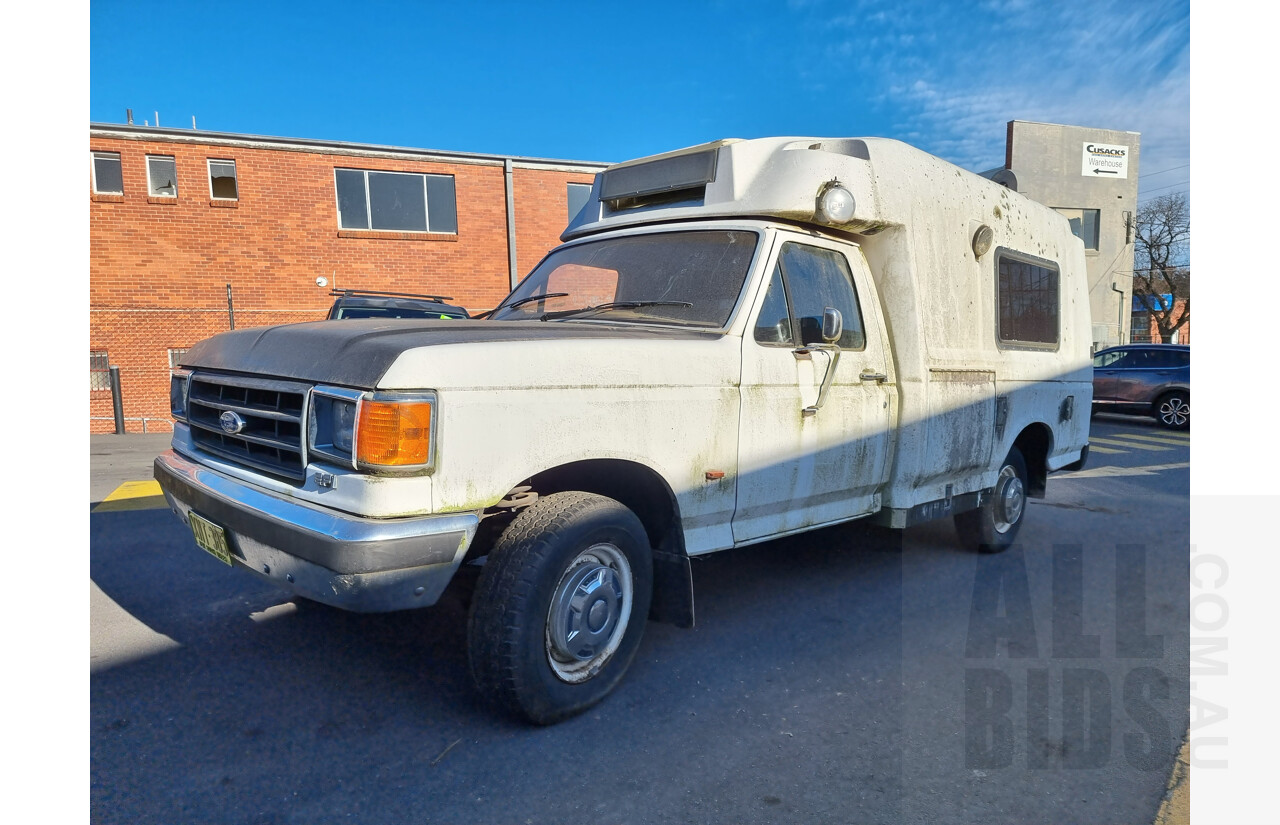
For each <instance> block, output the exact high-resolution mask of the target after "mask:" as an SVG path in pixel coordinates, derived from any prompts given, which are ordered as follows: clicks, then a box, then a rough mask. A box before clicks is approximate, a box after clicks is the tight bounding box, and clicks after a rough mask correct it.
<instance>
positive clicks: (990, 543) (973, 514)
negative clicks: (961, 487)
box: [955, 447, 1027, 553]
mask: <svg viewBox="0 0 1280 825" xmlns="http://www.w3.org/2000/svg"><path fill="white" fill-rule="evenodd" d="M1026 511H1027V463H1026V462H1025V461H1024V460H1023V458H1022V453H1021V452H1019V451H1018V448H1017V447H1013V448H1011V449H1010V450H1009V455H1008V456H1006V457H1005V460H1004V462H1003V463H1002V464H1001V465H1000V474H999V475H998V476H997V477H996V485H995V488H994V489H993V490H992V492H991V495H990V497H988V498H987V499H986V500H985V501H984V502H983V503H982V506H981V507H979V508H978V509H976V510H967V511H965V512H963V513H959V514H957V515H956V516H955V525H956V533H957V534H958V535H959V536H960V541H961V543H962V544H964V546H965V547H968V548H969V549H971V550H975V551H977V552H979V553H999V552H1001V551H1003V550H1007V549H1008V548H1009V545H1011V544H1013V539H1014V537H1015V536H1017V535H1018V528H1019V527H1021V526H1022V518H1023V516H1024V515H1026Z"/></svg>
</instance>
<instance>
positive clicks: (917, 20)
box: [809, 0, 1190, 182]
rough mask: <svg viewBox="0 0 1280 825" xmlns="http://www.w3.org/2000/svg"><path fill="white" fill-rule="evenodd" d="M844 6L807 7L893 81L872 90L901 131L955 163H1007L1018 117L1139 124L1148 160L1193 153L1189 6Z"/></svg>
mask: <svg viewBox="0 0 1280 825" xmlns="http://www.w3.org/2000/svg"><path fill="white" fill-rule="evenodd" d="M836 8H837V6H833V5H825V6H821V7H814V8H812V9H810V10H809V13H810V14H813V15H815V16H816V17H815V19H818V20H821V19H823V18H822V15H824V14H825V15H827V17H826V18H825V19H826V21H827V22H826V23H825V24H822V28H824V29H825V33H826V35H827V36H828V37H829V38H830V39H831V43H830V46H831V47H834V48H830V47H829V48H828V54H829V55H836V56H839V57H842V58H843V59H844V60H845V61H846V70H847V71H848V72H849V73H850V74H855V73H856V75H857V76H859V78H860V79H863V78H865V79H869V80H870V81H872V82H873V84H874V86H875V87H878V88H880V89H884V90H886V91H885V92H883V93H881V94H880V95H874V94H873V95H871V97H872V98H873V100H876V101H877V102H878V103H879V104H880V106H881V107H882V108H883V109H885V110H888V111H891V112H894V113H895V116H896V118H897V120H898V121H899V122H898V123H895V129H896V130H897V134H898V135H900V136H906V135H918V136H919V137H918V138H915V139H917V140H919V141H920V142H921V144H922V148H925V149H927V150H929V151H932V152H934V153H935V154H938V155H941V156H943V157H946V158H947V159H949V160H951V161H953V162H954V163H957V164H959V165H961V166H964V167H966V168H970V169H974V170H977V171H981V170H984V169H988V168H991V167H992V166H995V165H998V164H999V162H1000V161H1001V160H1002V159H1003V157H1004V129H1003V128H1002V127H1003V125H1004V123H1006V122H1007V121H1009V120H1015V119H1017V120H1036V121H1044V122H1052V123H1065V124H1073V125H1081V126H1095V127H1098V128H1105V129H1117V130H1127V131H1138V132H1141V133H1142V141H1143V149H1142V155H1141V158H1142V161H1141V163H1142V170H1143V171H1145V170H1152V171H1158V170H1160V169H1164V168H1168V167H1171V166H1177V165H1179V164H1182V163H1189V162H1190V161H1189V159H1190V138H1189V133H1190V57H1189V54H1190V24H1189V15H1188V10H1187V9H1186V7H1185V6H1181V5H1170V4H1169V3H1163V2H1152V1H1151V0H1137V1H1135V2H1120V1H1119V0H1093V1H1092V2H1091V3H1089V4H1087V5H1080V4H1071V5H1067V4H1061V3H1051V2H1044V0H990V1H989V2H985V3H983V4H981V5H980V6H978V7H973V6H959V5H953V4H945V3H944V4H935V3H929V2H918V1H917V0H901V1H900V2H894V3H893V4H889V3H886V2H880V0H860V1H859V2H855V3H853V4H839V5H838V9H839V11H840V12H841V13H840V14H833V11H834V10H835V9H836ZM866 88H867V84H865V83H864V84H863V85H862V86H861V89H862V90H863V91H862V92H860V94H862V96H863V99H864V100H865V99H866V96H867V95H866V94H865V89H866ZM1162 182H1163V181H1162Z"/></svg>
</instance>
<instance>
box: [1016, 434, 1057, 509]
mask: <svg viewBox="0 0 1280 825" xmlns="http://www.w3.org/2000/svg"><path fill="white" fill-rule="evenodd" d="M1013 446H1014V447H1017V448H1018V452H1020V453H1022V460H1023V461H1025V462H1026V465H1027V495H1028V496H1030V497H1031V498H1044V495H1045V488H1046V487H1047V485H1048V479H1049V453H1050V452H1051V451H1052V449H1053V430H1052V429H1051V428H1050V427H1049V425H1047V424H1044V423H1042V422H1038V421H1037V422H1036V423H1034V424H1028V425H1027V426H1026V427H1024V428H1023V429H1022V432H1020V433H1018V437H1017V438H1015V439H1014V440H1013Z"/></svg>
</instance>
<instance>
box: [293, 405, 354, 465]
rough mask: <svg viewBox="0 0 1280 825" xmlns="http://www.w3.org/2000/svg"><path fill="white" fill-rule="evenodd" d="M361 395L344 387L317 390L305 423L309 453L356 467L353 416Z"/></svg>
mask: <svg viewBox="0 0 1280 825" xmlns="http://www.w3.org/2000/svg"><path fill="white" fill-rule="evenodd" d="M363 395H364V393H362V392H360V391H359V390H349V389H346V388H345V387H316V389H315V392H313V393H312V395H311V414H310V416H309V418H308V421H307V440H308V445H309V447H310V449H311V452H312V453H314V454H316V455H320V456H323V457H325V458H328V459H330V460H332V461H337V462H340V463H342V464H348V465H350V466H352V467H353V468H354V467H355V456H354V453H355V450H354V445H355V438H356V416H357V413H358V410H359V404H360V399H361V397H362V396H363Z"/></svg>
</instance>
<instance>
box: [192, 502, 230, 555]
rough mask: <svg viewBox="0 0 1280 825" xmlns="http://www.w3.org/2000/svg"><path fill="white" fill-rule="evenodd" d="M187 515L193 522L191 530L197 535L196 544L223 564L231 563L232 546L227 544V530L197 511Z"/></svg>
mask: <svg viewBox="0 0 1280 825" xmlns="http://www.w3.org/2000/svg"><path fill="white" fill-rule="evenodd" d="M187 515H188V518H187V520H188V521H189V522H190V523H191V532H192V533H194V534H195V537H196V544H198V545H200V547H201V549H203V550H207V551H208V552H209V554H210V555H212V556H214V557H215V558H217V559H218V560H219V561H221V562H222V563H223V564H231V547H230V546H229V545H228V544H227V531H226V530H223V529H222V528H221V527H219V526H218V525H216V524H214V523H213V522H212V521H209V520H208V519H207V518H202V517H200V516H197V515H196V514H195V513H188V514H187Z"/></svg>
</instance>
